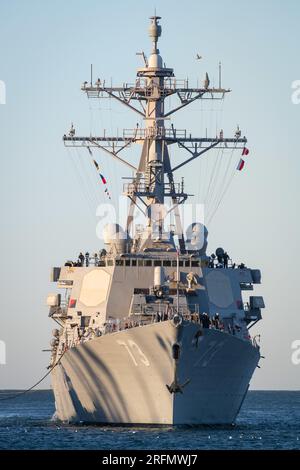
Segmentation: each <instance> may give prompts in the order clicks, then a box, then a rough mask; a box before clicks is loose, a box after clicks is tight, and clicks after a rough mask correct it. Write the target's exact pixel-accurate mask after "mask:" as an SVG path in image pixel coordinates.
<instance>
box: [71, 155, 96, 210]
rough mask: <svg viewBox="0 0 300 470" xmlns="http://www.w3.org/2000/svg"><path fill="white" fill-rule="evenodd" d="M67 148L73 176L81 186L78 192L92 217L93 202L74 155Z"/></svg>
mask: <svg viewBox="0 0 300 470" xmlns="http://www.w3.org/2000/svg"><path fill="white" fill-rule="evenodd" d="M67 150H68V154H69V158H70V160H71V162H72V164H73V166H74V170H75V177H76V179H77V181H78V185H79V186H80V188H81V191H80V194H81V195H82V197H83V201H84V202H85V204H87V206H88V208H89V211H90V213H91V216H92V217H93V218H94V217H95V213H94V210H93V203H92V201H91V199H90V196H89V193H88V192H87V190H86V183H85V181H84V178H83V176H82V173H81V171H80V169H79V167H78V162H77V161H76V155H75V154H73V152H72V151H71V150H70V149H69V148H67Z"/></svg>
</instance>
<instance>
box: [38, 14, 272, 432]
mask: <svg viewBox="0 0 300 470" xmlns="http://www.w3.org/2000/svg"><path fill="white" fill-rule="evenodd" d="M149 35H150V38H151V40H152V51H151V54H150V55H149V57H146V56H145V54H142V55H143V60H144V64H143V67H141V68H139V69H138V71H137V77H136V80H135V83H134V84H133V85H128V84H123V85H122V86H119V87H113V86H107V84H106V83H105V82H102V81H101V80H100V79H98V80H97V81H96V82H95V83H93V81H92V80H91V82H84V84H83V85H82V90H83V92H84V93H86V95H87V96H88V97H89V98H93V99H101V98H103V97H107V96H109V97H110V98H112V99H115V100H117V101H118V102H119V103H120V104H121V105H124V106H126V107H127V108H129V109H130V110H132V111H133V112H136V113H138V114H139V115H140V116H141V117H142V118H143V122H144V127H143V128H141V127H138V126H137V127H136V128H135V129H132V131H130V130H126V132H124V133H123V135H122V136H114V137H113V136H107V135H102V136H92V135H90V136H83V137H80V136H77V135H75V130H74V127H73V126H72V128H71V130H70V132H69V134H68V135H64V137H63V141H64V144H65V146H72V147H76V146H77V147H80V148H82V147H86V148H87V149H88V151H89V153H90V154H91V155H92V152H93V151H96V149H97V150H100V151H103V152H105V154H108V155H109V156H111V157H112V158H115V159H117V160H118V161H119V162H120V164H125V165H127V166H129V167H130V168H131V170H132V172H133V177H132V178H131V180H129V181H127V182H126V183H125V184H124V194H125V195H126V196H127V197H128V198H129V201H130V203H129V211H128V216H127V223H126V226H125V227H121V225H120V224H118V223H111V224H107V225H106V226H105V228H104V235H103V236H104V247H99V254H98V255H96V256H94V257H93V259H90V257H89V256H88V254H86V256H85V255H84V254H82V253H81V254H80V257H79V260H78V261H77V262H75V263H73V262H67V263H65V265H64V266H62V267H55V268H53V269H52V273H51V275H52V281H53V282H55V283H56V286H57V288H58V289H61V293H52V294H49V295H48V298H47V304H48V306H49V307H50V312H49V316H50V317H51V318H52V319H53V320H54V321H55V322H56V323H58V325H59V327H58V328H56V329H54V330H53V339H52V340H51V346H52V355H51V363H50V366H49V367H50V368H51V369H52V370H51V376H52V387H53V391H54V395H55V406H56V413H55V417H56V418H57V419H58V420H61V421H66V422H69V423H78V422H86V423H91V422H92V423H115V424H120V423H124V424H160V425H179V424H180V425H181V424H183V425H199V424H209V425H211V424H232V423H234V422H235V419H236V417H237V415H238V413H239V410H240V408H241V406H242V403H243V400H244V398H245V396H246V393H247V390H248V387H249V383H250V379H251V377H252V375H253V373H254V371H255V369H256V367H257V366H258V363H259V360H260V357H261V355H260V346H259V344H258V342H257V341H256V340H255V338H252V337H251V335H250V329H251V327H252V326H253V325H254V324H256V323H257V322H258V321H259V320H260V319H261V309H262V308H263V307H264V301H263V298H262V297H260V296H254V295H250V296H249V298H248V301H247V302H245V299H244V298H243V294H245V293H246V294H247V293H248V295H249V292H247V291H252V290H253V286H254V285H255V284H259V283H260V282H261V274H260V271H259V270H258V269H250V268H248V267H246V266H245V265H243V264H240V265H239V266H235V265H234V264H231V263H230V260H228V258H229V257H228V255H227V253H226V252H224V250H223V249H222V248H218V249H217V250H216V254H215V255H213V256H208V254H207V253H206V251H207V237H208V231H207V228H206V227H205V225H204V223H203V221H202V222H201V221H197V220H196V221H193V222H192V223H191V224H190V226H189V227H188V229H187V231H185V232H184V230H183V227H182V223H181V218H180V211H179V208H180V207H181V205H182V204H184V202H185V201H186V200H187V198H188V194H187V193H186V192H185V188H184V184H183V182H182V181H180V182H177V181H176V176H177V175H178V170H180V169H181V168H182V167H183V166H185V165H189V164H193V163H192V162H193V161H194V160H196V159H198V158H199V157H202V156H203V155H204V154H206V153H209V151H210V150H212V149H215V148H233V149H235V148H237V149H241V150H242V151H244V149H245V145H246V143H247V140H246V138H245V137H242V136H241V132H240V131H239V129H238V131H237V132H236V134H235V136H234V137H233V138H226V137H225V136H224V135H223V131H220V132H219V133H218V135H217V136H212V137H208V136H205V137H204V136H202V137H197V138H195V137H192V136H191V135H190V134H188V133H187V132H186V131H178V130H177V129H175V127H174V126H173V125H169V124H168V127H167V125H166V123H169V122H170V116H171V115H172V114H173V113H175V112H177V111H179V110H180V109H182V108H184V107H187V106H189V105H190V104H191V103H193V102H195V101H196V100H204V99H218V98H219V99H223V98H224V96H225V95H226V93H228V92H229V91H230V90H227V89H224V88H222V87H221V83H220V84H219V86H218V87H212V86H210V80H209V77H208V75H206V78H205V80H204V84H203V86H202V87H196V88H190V87H189V85H188V82H187V81H180V80H177V79H176V78H175V75H174V71H173V69H172V68H167V67H166V66H165V64H164V62H163V59H162V57H161V55H160V52H159V49H158V39H159V37H160V35H161V25H160V17H158V16H156V15H155V16H153V17H151V24H150V27H149ZM171 96H174V97H177V99H178V101H179V102H178V105H176V107H175V108H173V109H170V110H168V111H166V108H165V101H166V100H167V99H168V98H169V97H171ZM76 134H77V132H76ZM133 144H140V145H141V147H142V151H141V156H140V160H139V163H138V165H137V166H134V165H132V164H131V163H129V162H128V161H127V160H126V159H124V158H122V156H121V155H122V151H123V150H124V149H128V148H129V147H130V146H132V145H133ZM172 145H173V146H176V145H177V146H178V147H179V148H180V149H182V150H184V151H187V152H188V158H187V159H186V160H184V161H183V162H181V163H179V164H177V165H175V164H174V163H173V162H172V158H171V156H170V151H169V149H170V147H171V146H172ZM204 158H207V155H205V157H204ZM95 164H96V162H95ZM179 173H180V172H179ZM166 200H169V201H170V206H169V207H170V209H169V211H171V212H172V213H173V215H174V221H175V223H174V227H172V228H170V227H168V228H167V227H166V224H165V220H166V215H167V214H166V213H167V210H166ZM137 208H138V210H139V209H140V210H142V212H143V214H144V216H145V226H144V227H142V228H141V227H140V226H139V227H134V213H135V210H136V209H137ZM183 232H184V233H183ZM100 248H102V249H101V250H100Z"/></svg>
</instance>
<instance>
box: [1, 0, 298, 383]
mask: <svg viewBox="0 0 300 470" xmlns="http://www.w3.org/2000/svg"><path fill="white" fill-rule="evenodd" d="M175 5H176V2H174V1H170V0H166V1H157V2H156V3H153V4H151V2H148V1H144V0H139V1H137V0H127V1H126V2H121V1H116V0H112V1H111V2H104V1H103V2H101V1H96V0H90V1H89V2H85V1H83V0H73V1H69V0H64V1H63V2H62V1H58V0H52V1H51V2H50V1H46V0H45V1H37V0H36V1H34V0H27V1H24V0H19V1H17V0H9V1H8V0H2V1H1V10H0V80H3V81H4V82H5V83H6V88H7V97H6V99H7V103H6V105H0V136H1V141H0V152H1V153H0V155H1V173H0V178H1V186H0V188H1V216H2V223H1V250H2V252H1V278H0V289H1V317H0V318H1V320H0V340H4V341H5V342H6V345H7V365H6V366H0V388H14V387H16V388H23V387H28V386H30V385H31V384H32V383H33V382H34V381H35V380H37V379H38V378H39V377H40V376H41V375H43V373H44V372H45V366H46V365H47V364H48V353H43V352H41V350H42V349H47V348H48V347H49V341H50V337H51V335H50V333H51V329H52V328H53V327H54V324H52V322H51V321H50V320H49V319H48V316H47V315H48V312H47V307H46V306H45V298H46V295H47V293H48V292H51V291H52V290H53V286H52V285H51V284H50V283H49V271H50V267H51V266H55V265H60V264H62V263H63V262H64V261H65V260H66V259H68V258H75V257H76V256H77V254H78V252H79V251H81V250H86V249H88V250H90V251H93V250H96V249H97V248H99V241H98V240H97V238H96V235H95V227H96V223H97V219H96V217H95V215H94V212H93V211H94V201H95V199H97V200H98V201H99V202H103V201H105V199H104V198H103V194H102V192H101V190H100V189H98V191H97V187H95V186H94V187H93V182H94V180H93V175H92V173H91V169H90V168H89V167H88V162H87V160H85V159H84V158H85V157H86V155H85V154H84V156H83V157H82V160H81V161H82V163H80V162H79V159H80V158H81V155H79V156H78V155H76V154H75V155H74V154H70V153H68V152H67V150H66V149H65V148H64V147H63V145H62V141H61V136H62V135H63V134H64V133H65V132H66V131H67V130H68V129H69V127H70V123H71V121H74V123H75V125H76V129H78V134H81V133H82V134H85V133H90V131H91V130H92V131H93V132H94V131H95V132H96V131H98V132H99V133H100V132H101V127H106V128H107V129H108V130H109V131H110V132H116V131H117V128H118V129H121V128H123V126H124V127H133V126H135V123H136V122H137V119H136V116H135V115H132V114H130V113H128V112H127V111H124V110H123V108H122V107H121V106H116V105H114V104H112V103H111V102H110V100H107V101H106V102H104V103H101V105H100V108H99V105H98V104H96V103H93V104H89V103H88V101H87V99H86V98H85V96H83V94H82V92H81V91H80V85H81V83H82V82H83V81H84V80H85V79H88V78H89V67H90V64H91V63H93V64H94V71H95V77H98V76H99V77H101V78H106V80H108V81H109V80H110V79H111V77H112V78H113V80H114V83H120V84H122V83H123V82H126V81H127V82H132V81H133V80H134V77H135V71H136V68H137V67H138V66H139V65H140V63H141V62H140V58H139V57H137V56H136V55H135V53H136V52H137V51H140V50H144V51H145V52H146V53H147V52H149V49H150V43H149V38H148V34H147V28H148V24H149V20H148V17H149V16H150V15H152V14H153V11H154V7H156V9H157V13H158V14H159V15H160V16H162V27H163V35H162V38H161V41H160V45H159V47H160V50H161V54H162V56H163V58H164V60H165V62H166V63H167V65H168V66H171V67H174V69H175V73H176V75H177V77H178V78H186V77H187V76H188V77H189V79H190V80H191V83H192V82H193V80H194V83H196V81H197V80H198V79H199V80H200V79H202V78H203V76H204V74H205V72H206V71H208V72H209V74H210V77H211V80H212V81H213V82H215V83H216V80H217V64H218V62H219V60H221V61H222V64H223V85H224V86H228V87H230V88H232V90H233V92H232V94H231V95H230V96H229V97H228V98H227V99H226V101H225V103H224V108H223V115H222V116H223V118H222V127H223V128H224V132H225V134H229V135H232V134H233V132H234V130H235V127H236V125H237V123H239V125H240V126H241V128H242V132H243V134H246V135H247V137H248V139H249V144H248V147H249V148H250V150H251V153H250V156H249V159H248V160H247V167H246V169H245V171H244V172H242V173H239V174H237V175H235V177H234V180H233V182H232V185H231V186H230V188H229V190H228V192H227V194H226V197H225V198H224V200H223V202H222V204H221V206H220V208H219V210H218V212H217V213H216V216H215V217H214V219H213V221H212V223H211V224H210V226H209V250H210V251H213V249H214V248H216V246H219V245H221V246H224V247H225V248H226V249H227V250H228V252H229V253H230V254H231V256H232V257H233V258H234V259H237V260H242V261H244V262H246V263H247V265H250V266H252V267H258V268H261V269H262V272H263V284H262V286H261V288H260V289H259V292H261V293H262V294H263V295H264V297H265V301H266V305H267V308H266V310H265V312H264V320H263V322H260V323H259V325H258V326H257V327H256V329H255V332H256V333H260V334H261V335H262V351H263V354H264V355H265V356H266V359H265V360H264V362H263V364H262V368H261V369H259V370H257V372H256V375H255V378H254V380H253V382H252V388H263V389H267V388H270V389H273V388H276V389H299V388H300V380H299V379H300V365H299V366H298V367H297V366H295V365H292V363H291V352H292V351H291V343H292V341H294V340H295V339H300V317H299V316H300V312H299V301H298V290H299V287H298V266H299V260H298V257H299V238H300V237H299V235H300V233H299V232H300V230H299V227H300V224H299V209H298V206H299V171H300V163H299V143H298V139H299V138H298V136H299V133H300V132H299V131H300V105H294V104H292V102H291V93H292V90H291V84H292V82H293V81H294V80H300V67H299V40H300V37H299V36H300V33H299V24H300V3H299V2H298V1H296V0H287V1H279V0H263V1H259V0H253V1H251V2H250V1H238V0H228V1H223V0H216V1H214V2H210V3H209V2H204V1H203V2H202V1H198V0H197V1H196V0H193V1H186V2H184V3H182V4H180V6H178V7H176V6H175ZM196 53H199V54H201V55H203V59H202V60H201V61H196V60H195V56H196ZM92 107H93V109H91V108H92ZM217 109H218V108H217ZM220 115H221V113H220V112H217V111H216V109H215V110H214V111H212V110H211V108H210V107H208V108H207V113H205V112H204V111H203V108H201V106H200V104H195V105H192V106H191V108H190V109H189V110H186V111H182V112H181V113H180V114H178V118H175V119H174V124H175V125H176V126H177V127H178V128H185V127H186V128H187V129H190V130H191V131H192V132H193V133H194V134H195V135H196V134H201V132H202V133H203V132H204V129H205V127H207V128H208V130H209V131H211V132H212V133H214V132H215V124H216V120H218V124H220V123H221V117H220ZM211 116H212V117H211ZM127 155H128V158H129V159H131V161H134V157H133V156H130V153H128V154H127ZM173 158H174V159H175V160H176V159H177V158H179V157H178V156H177V153H176V152H174V157H173ZM181 158H182V157H181ZM76 159H77V160H76ZM238 159H239V154H237V156H236V160H238ZM76 162H77V163H76ZM233 163H234V164H236V161H234V162H233ZM76 164H77V165H78V166H77V167H76ZM80 165H81V166H80ZM207 165H208V167H205V164H204V163H201V164H200V163H197V162H196V163H195V165H194V166H193V167H191V168H190V169H189V170H185V171H184V172H183V173H182V176H185V177H186V183H188V180H190V181H191V187H192V190H193V191H194V193H195V194H196V196H199V194H200V193H201V190H202V189H201V188H203V186H201V185H202V184H203V185H204V186H205V181H204V182H203V183H202V180H201V178H204V179H205V177H206V174H205V171H207V172H209V164H207ZM76 168H77V170H76ZM79 170H80V171H81V173H82V175H83V178H84V181H85V184H84V186H82V185H80V184H79V183H78V180H77V179H76V175H77V173H76V171H77V172H78V171H79ZM103 170H104V172H105V174H106V175H107V177H108V179H109V182H110V189H111V192H112V193H113V198H115V197H116V195H117V194H118V192H119V191H120V190H121V181H120V178H121V176H122V175H124V171H123V168H120V166H119V165H118V164H117V163H114V162H109V161H108V160H107V159H104V160H103ZM200 171H201V175H200ZM125 174H126V172H125ZM77 176H78V175H77ZM179 176H181V175H179ZM89 182H91V184H89ZM45 386H47V383H46V384H45Z"/></svg>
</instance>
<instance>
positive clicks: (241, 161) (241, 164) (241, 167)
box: [236, 158, 245, 171]
mask: <svg viewBox="0 0 300 470" xmlns="http://www.w3.org/2000/svg"><path fill="white" fill-rule="evenodd" d="M244 165H245V160H243V159H242V158H241V159H240V161H239V164H238V166H237V167H236V169H237V170H239V171H242V169H243V168H244Z"/></svg>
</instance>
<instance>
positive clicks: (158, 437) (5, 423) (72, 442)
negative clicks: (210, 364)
mask: <svg viewBox="0 0 300 470" xmlns="http://www.w3.org/2000/svg"><path fill="white" fill-rule="evenodd" d="M9 393H11V394H13V393H15V392H7V391H6V392H4V391H3V392H1V391H0V397H1V396H2V397H3V396H7V395H8V394H9ZM53 412H54V400H53V395H52V392H51V391H48V390H45V391H34V392H30V393H29V394H27V395H24V396H20V397H19V398H17V399H14V400H7V401H1V400H0V449H107V450H110V449H132V448H133V449H300V392H285V391H284V392H271V391H268V392H263V391H259V392H255V391H253V392H249V393H248V396H247V398H246V400H245V402H244V405H243V407H242V410H241V412H240V415H239V418H238V421H237V423H236V425H235V426H228V427H196V428H195V427H194V428H193V427H164V428H160V427H155V426H152V427H116V426H86V425H85V426H68V425H61V424H57V423H55V422H53V421H51V416H52V414H53Z"/></svg>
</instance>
